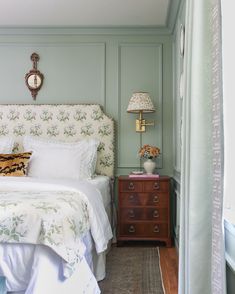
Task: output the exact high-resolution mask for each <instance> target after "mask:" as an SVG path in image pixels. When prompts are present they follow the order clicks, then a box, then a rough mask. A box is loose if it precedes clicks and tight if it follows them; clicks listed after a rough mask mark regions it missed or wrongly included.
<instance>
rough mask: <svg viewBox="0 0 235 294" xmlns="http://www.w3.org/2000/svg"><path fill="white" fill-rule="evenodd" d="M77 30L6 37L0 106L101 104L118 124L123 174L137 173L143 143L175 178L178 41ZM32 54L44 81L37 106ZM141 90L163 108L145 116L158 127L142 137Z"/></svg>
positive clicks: (0, 39) (0, 56)
mask: <svg viewBox="0 0 235 294" xmlns="http://www.w3.org/2000/svg"><path fill="white" fill-rule="evenodd" d="M34 32H35V34H34ZM71 32H72V31H71ZM71 32H70V31H69V30H66V33H64V31H63V30H61V33H60V31H59V30H56V34H55V33H53V30H52V31H51V29H46V28H44V29H35V31H34V30H33V29H31V30H30V31H29V32H28V33H23V31H22V30H21V33H14V30H13V31H12V30H9V33H8V32H7V30H6V29H4V34H3V33H1V32H0V64H1V66H0V76H1V81H0V103H2V104H6V103H10V104H12V103H25V104H28V103H39V104H45V103H99V104H101V105H102V106H103V108H104V110H105V111H106V112H107V113H108V114H109V115H110V116H112V117H113V118H114V120H115V122H116V142H115V143H116V174H117V175H118V174H127V173H129V172H130V171H131V170H132V169H136V168H138V166H139V164H140V162H139V159H138V156H137V152H138V148H139V146H140V145H141V144H144V143H150V144H154V145H157V146H159V147H160V148H161V150H162V154H161V157H160V158H159V159H158V167H159V172H160V173H161V174H167V175H172V172H173V167H172V166H173V159H172V144H173V140H172V124H173V120H172V37H171V36H170V35H160V34H146V35H145V34H144V30H141V32H140V33H139V34H138V30H136V31H135V33H133V34H131V33H130V32H129V31H128V32H127V31H126V30H125V29H123V30H119V34H116V33H113V34H112V31H111V30H109V34H107V33H105V34H102V33H101V32H100V31H99V34H96V31H95V30H94V34H92V33H91V29H89V34H85V32H84V31H83V33H82V34H79V33H74V32H73V33H71ZM33 52H37V53H38V54H39V56H40V61H39V63H38V69H39V70H40V71H41V72H42V73H43V74H44V77H45V80H44V84H43V87H42V89H41V90H40V91H39V93H38V96H37V99H36V101H35V102H34V101H33V100H32V98H31V94H30V92H29V90H28V89H27V87H26V86H25V82H24V76H25V74H26V73H27V72H28V71H29V70H30V69H31V68H32V62H31V60H30V55H31V54H32V53H33ZM137 90H144V91H148V92H150V94H151V97H152V99H153V101H154V105H155V107H156V113H154V114H148V115H146V117H145V118H146V119H148V120H152V119H154V120H155V126H154V127H148V128H147V132H146V133H144V134H143V135H140V134H138V133H136V132H135V118H136V115H134V114H128V113H127V112H126V108H127V105H128V101H129V99H130V97H131V94H132V92H133V91H137Z"/></svg>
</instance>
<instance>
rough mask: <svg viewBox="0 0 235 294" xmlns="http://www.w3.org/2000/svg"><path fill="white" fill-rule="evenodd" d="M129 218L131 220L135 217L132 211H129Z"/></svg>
mask: <svg viewBox="0 0 235 294" xmlns="http://www.w3.org/2000/svg"><path fill="white" fill-rule="evenodd" d="M129 217H131V218H133V217H135V213H134V210H133V209H130V210H129Z"/></svg>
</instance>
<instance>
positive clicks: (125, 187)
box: [118, 176, 171, 247]
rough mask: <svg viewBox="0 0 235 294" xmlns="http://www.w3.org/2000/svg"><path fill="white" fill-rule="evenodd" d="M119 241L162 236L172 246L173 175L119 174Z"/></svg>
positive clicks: (161, 238) (154, 238)
mask: <svg viewBox="0 0 235 294" xmlns="http://www.w3.org/2000/svg"><path fill="white" fill-rule="evenodd" d="M118 189H119V191H118V242H119V243H120V242H121V241H127V240H159V241H164V242H165V243H166V246H167V247H171V230H170V178H169V177H166V176H161V177H159V178H158V179H151V178H146V179H145V178H129V177H128V176H120V177H119V178H118Z"/></svg>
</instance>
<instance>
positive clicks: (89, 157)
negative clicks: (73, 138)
mask: <svg viewBox="0 0 235 294" xmlns="http://www.w3.org/2000/svg"><path fill="white" fill-rule="evenodd" d="M98 145H99V141H98V140H96V139H88V140H82V141H79V142H74V143H65V142H59V141H52V140H47V139H40V138H36V137H31V136H26V137H25V138H24V141H23V146H24V149H25V150H32V151H33V156H32V159H31V161H30V164H29V171H28V175H29V176H31V177H37V178H65V179H91V178H92V176H93V174H94V172H95V167H96V161H97V147H98Z"/></svg>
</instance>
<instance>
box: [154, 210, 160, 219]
mask: <svg viewBox="0 0 235 294" xmlns="http://www.w3.org/2000/svg"><path fill="white" fill-rule="evenodd" d="M153 217H155V218H158V217H159V212H158V210H154V212H153Z"/></svg>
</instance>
